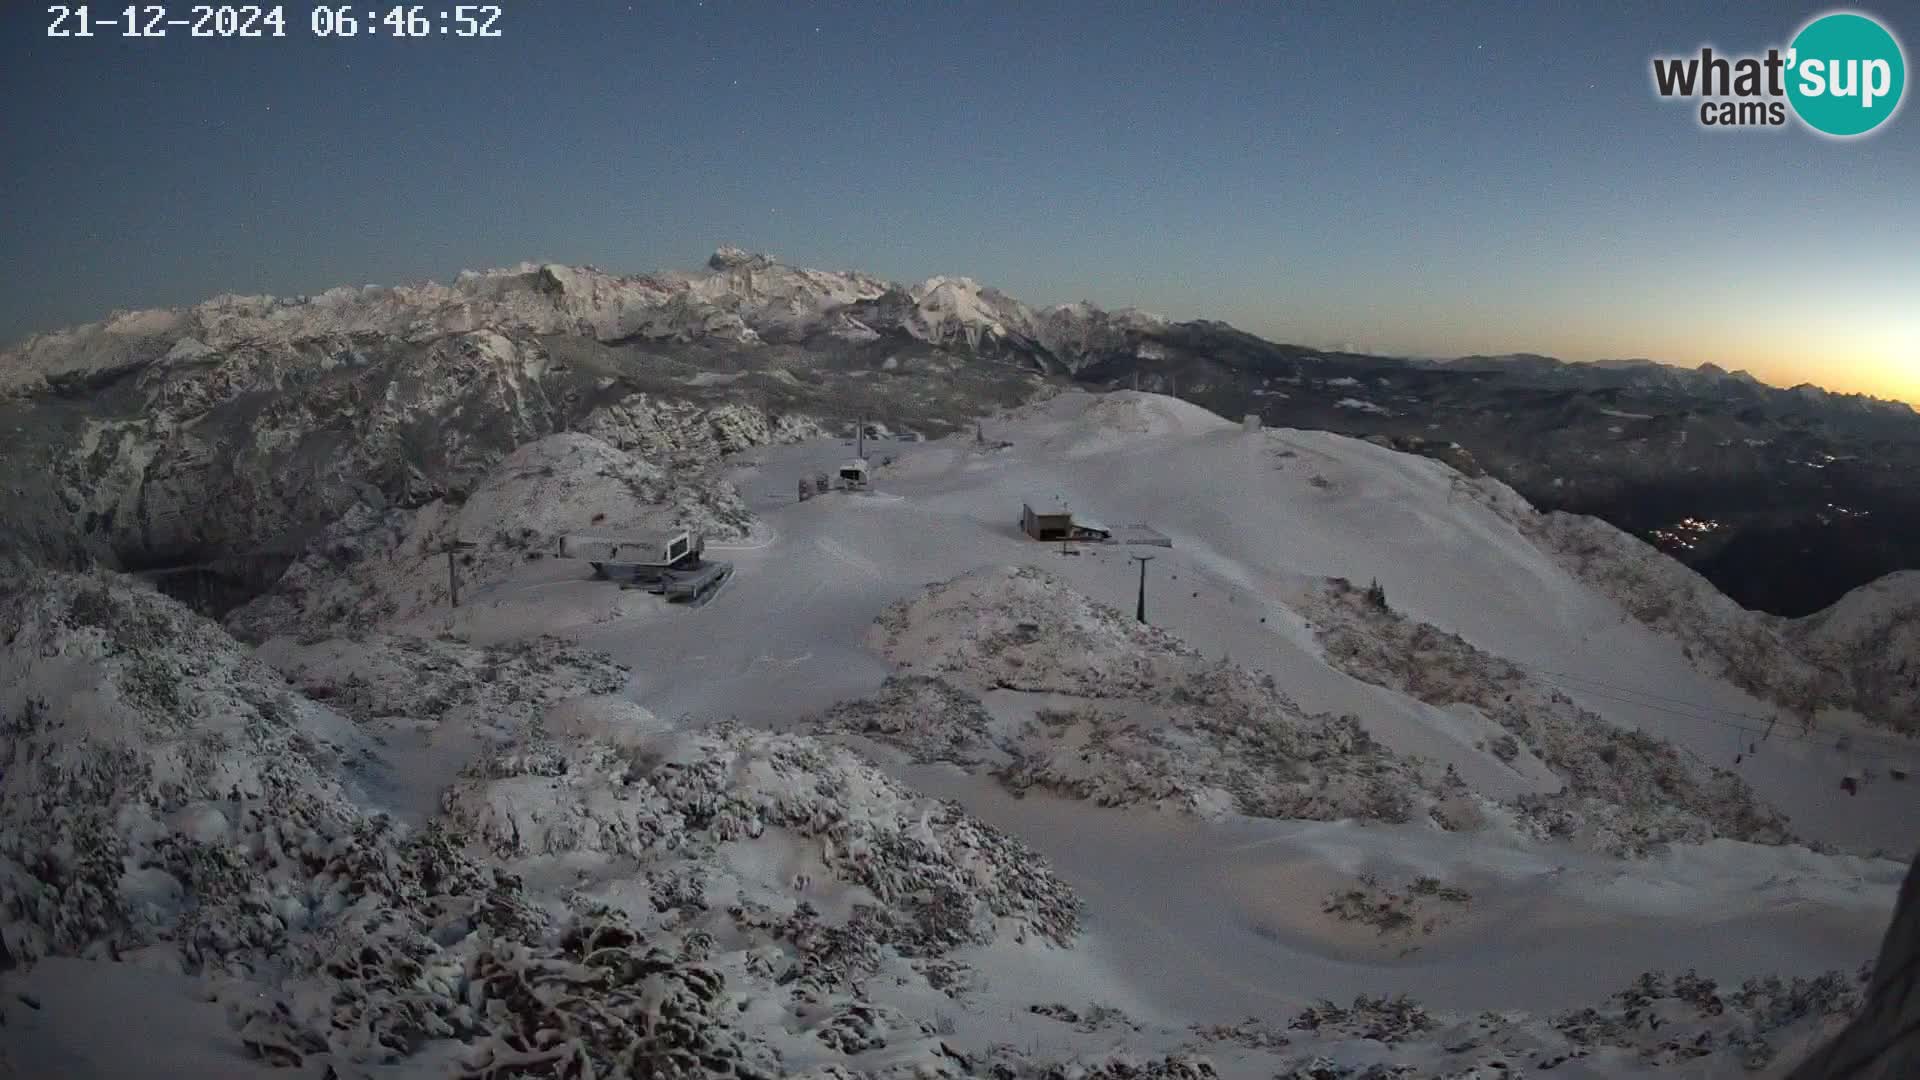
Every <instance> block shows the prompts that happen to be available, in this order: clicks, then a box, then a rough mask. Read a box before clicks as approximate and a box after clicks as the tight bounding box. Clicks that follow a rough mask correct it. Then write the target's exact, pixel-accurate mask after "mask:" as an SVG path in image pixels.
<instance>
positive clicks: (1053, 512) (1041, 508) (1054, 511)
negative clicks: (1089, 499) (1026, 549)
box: [1020, 497, 1113, 544]
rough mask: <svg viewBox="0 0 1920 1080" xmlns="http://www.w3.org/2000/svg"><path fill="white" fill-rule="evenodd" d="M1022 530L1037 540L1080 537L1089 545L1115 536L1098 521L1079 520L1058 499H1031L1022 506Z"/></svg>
mask: <svg viewBox="0 0 1920 1080" xmlns="http://www.w3.org/2000/svg"><path fill="white" fill-rule="evenodd" d="M1020 531H1021V532H1024V533H1026V534H1027V535H1028V536H1031V537H1033V538H1034V539H1035V540H1057V541H1062V542H1064V541H1067V540H1081V541H1085V542H1087V543H1090V544H1098V543H1104V542H1105V541H1108V540H1111V539H1113V530H1112V529H1109V528H1107V527H1106V526H1105V525H1102V524H1100V523H1099V522H1097V521H1084V520H1076V519H1075V518H1074V516H1073V512H1072V511H1071V510H1068V509H1067V508H1066V505H1065V504H1064V503H1062V502H1061V501H1060V500H1058V499H1050V498H1045V497H1040V498H1033V499H1028V500H1027V501H1026V502H1024V503H1022V504H1021V506H1020Z"/></svg>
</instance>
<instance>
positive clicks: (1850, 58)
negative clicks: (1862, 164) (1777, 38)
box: [1787, 11, 1907, 138]
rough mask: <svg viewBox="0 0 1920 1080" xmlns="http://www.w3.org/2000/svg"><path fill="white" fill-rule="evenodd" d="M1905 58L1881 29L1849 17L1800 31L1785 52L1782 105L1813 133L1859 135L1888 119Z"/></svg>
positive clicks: (1901, 89)
mask: <svg viewBox="0 0 1920 1080" xmlns="http://www.w3.org/2000/svg"><path fill="white" fill-rule="evenodd" d="M1906 89H1907V58H1906V55H1905V54H1904V53H1903V52H1901V50H1900V43H1899V42H1898V41H1896V40H1894V37H1893V35H1892V34H1891V33H1889V32H1888V31H1887V28H1886V27H1884V26H1881V25H1880V24H1879V23H1877V22H1875V21H1874V20H1872V19H1869V18H1868V17H1866V16H1865V15H1856V14H1854V13H1853V12H1850V11H1844V12H1836V13H1835V14H1832V15H1822V16H1821V17H1819V18H1817V19H1815V20H1813V21H1812V22H1810V23H1808V24H1807V25H1806V26H1805V27H1803V28H1802V29H1801V31H1800V33H1799V34H1798V35H1797V36H1795V37H1794V39H1793V44H1792V45H1791V46H1790V47H1789V48H1788V51H1787V99H1788V100H1789V101H1791V102H1792V103H1793V111H1794V112H1796V113H1798V114H1799V116H1800V119H1801V120H1803V121H1805V122H1806V124H1807V126H1808V127H1811V128H1813V129H1814V130H1815V131H1819V132H1823V133H1825V134H1828V135H1836V136H1840V137H1842V138H1845V137H1847V136H1850V135H1865V134H1866V133H1867V132H1869V131H1872V130H1873V129H1874V128H1877V127H1879V126H1880V125H1881V124H1884V123H1886V122H1887V120H1888V119H1889V118H1890V117H1892V116H1893V114H1894V113H1895V112H1896V111H1897V110H1898V109H1899V108H1900V98H1901V96H1902V95H1903V94H1904V93H1905V91H1906Z"/></svg>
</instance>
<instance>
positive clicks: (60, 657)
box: [0, 567, 368, 961]
mask: <svg viewBox="0 0 1920 1080" xmlns="http://www.w3.org/2000/svg"><path fill="white" fill-rule="evenodd" d="M10 577H12V578H13V580H12V581H11V582H10V584H11V585H12V586H13V587H11V588H9V589H8V590H7V591H6V592H5V593H4V594H0V625H4V626H6V627H7V628H8V632H7V637H6V643H5V647H4V649H3V650H0V735H4V740H0V754H4V757H0V913H4V914H0V920H3V921H0V943H3V944H4V952H5V953H6V954H7V955H9V956H11V957H13V958H14V959H15V960H16V961H22V960H31V959H34V958H37V957H41V956H46V955H50V954H63V955H106V954H109V953H114V954H117V953H121V952H126V951H130V950H134V949H139V948H143V947H146V946H149V945H153V944H155V943H158V942H161V941H167V940H172V941H176V942H178V944H179V946H180V948H181V950H182V951H183V953H184V954H187V955H191V954H193V953H195V952H197V951H200V950H203V949H209V948H210V949H214V950H218V948H219V947H220V946H221V945H223V944H225V943H227V942H230V941H231V940H233V939H234V938H236V937H238V938H246V937H250V936H252V935H253V934H254V933H256V928H257V927H261V926H264V925H265V924H268V923H275V924H277V923H279V922H280V921H281V916H282V915H285V914H288V913H287V912H285V911H284V910H283V911H282V912H281V913H279V914H276V913H275V911H274V909H275V907H276V906H277V905H276V903H274V902H273V898H272V897H262V898H261V900H262V901H263V903H265V907H264V908H263V909H262V910H261V911H259V912H256V913H252V914H246V915H242V914H241V913H239V912H238V911H234V910H231V909H229V910H225V911H222V910H220V909H218V908H217V907H215V906H213V905H211V904H209V903H208V902H207V901H208V898H207V897H206V896H205V890H206V889H207V888H208V887H216V886H228V885H231V884H233V883H236V882H244V881H247V880H248V879H250V878H252V879H254V880H257V878H256V877H255V872H254V871H253V870H252V869H251V868H249V867H247V866H246V865H245V863H244V861H243V862H242V863H240V864H239V865H234V864H232V863H231V862H230V860H231V856H230V855H229V854H228V852H230V851H232V850H233V849H232V847H231V845H234V844H241V845H244V844H246V843H248V842H251V841H257V840H258V839H259V838H260V837H261V836H262V835H263V833H265V832H271V831H273V830H274V829H276V828H278V827H279V826H278V825H274V824H269V823H268V822H269V821H274V822H285V823H286V827H288V828H297V827H304V828H317V829H323V830H326V829H331V830H334V831H335V832H339V831H342V830H345V829H346V828H347V827H348V826H349V825H350V823H351V820H352V813H351V811H350V809H349V803H348V798H347V793H346V791H345V789H344V788H343V787H342V784H341V783H340V780H339V778H338V775H337V772H338V769H339V768H340V766H341V763H342V761H343V759H350V758H356V757H358V756H359V755H361V754H363V753H365V752H366V751H367V749H368V747H367V742H366V740H365V738H364V737H363V736H362V735H361V734H360V733H359V732H358V731H356V730H355V729H354V727H353V726H352V725H351V724H350V723H349V722H348V721H346V720H345V719H344V718H342V717H340V716H338V715H337V714H335V713H333V712H331V711H329V710H327V709H325V708H322V707H320V706H318V705H316V704H314V703H313V702H311V701H308V700H307V699H305V698H303V697H301V696H300V695H298V694H296V693H293V692H292V691H291V690H290V689H289V688H288V687H287V686H286V684H285V683H284V682H283V681H281V680H280V678H279V676H278V675H276V674H275V673H274V672H273V671H272V670H271V669H269V668H268V667H267V666H266V665H264V664H262V663H260V662H259V661H258V660H255V659H254V658H253V657H251V656H249V655H248V654H247V653H246V652H245V651H244V650H242V649H241V648H239V647H238V646H237V645H235V644H234V642H233V641H232V639H230V638H228V637H226V635H225V634H223V633H221V632H220V630H219V628H218V627H217V626H215V625H214V624H212V623H209V622H207V621H206V620H204V619H201V618H200V617H198V616H196V615H193V614H192V613H191V612H189V611H187V610H186V609H185V608H183V607H181V606H180V605H178V604H176V603H174V602H173V601H171V600H168V599H166V598H165V597H162V596H159V595H157V594H155V593H151V592H147V591H144V590H141V589H137V588H133V587H130V586H128V585H126V584H124V583H122V582H121V581H119V580H115V579H110V578H90V577H82V576H77V575H70V574H56V573H44V572H40V571H34V570H27V569H24V568H18V567H16V568H14V569H12V570H11V571H10ZM262 815H266V818H267V820H266V821H263V820H262ZM296 822H297V823H300V824H299V825H295V824H294V823H296ZM236 875H237V877H236ZM228 919H234V920H236V922H234V923H228V922H226V920H228Z"/></svg>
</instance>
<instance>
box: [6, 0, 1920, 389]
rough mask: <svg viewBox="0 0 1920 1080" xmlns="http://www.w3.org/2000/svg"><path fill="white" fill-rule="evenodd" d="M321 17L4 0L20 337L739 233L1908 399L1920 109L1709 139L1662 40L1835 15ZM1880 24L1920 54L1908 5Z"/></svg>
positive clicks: (1389, 347) (1034, 293) (1368, 337)
mask: <svg viewBox="0 0 1920 1080" xmlns="http://www.w3.org/2000/svg"><path fill="white" fill-rule="evenodd" d="M121 6H124V5H115V4H113V3H108V4H102V5H95V6H94V8H93V12H92V13H93V15H94V17H95V18H103V17H107V18H117V17H118V16H119V7H121ZM268 6H269V7H270V6H272V5H268ZM315 6H318V4H317V3H316V2H315V0H304V2H302V3H297V4H288V5H284V9H285V12H286V14H287V20H288V27H287V37H286V38H284V39H279V40H247V41H237V40H230V41H221V40H206V39H201V40H195V39H192V38H189V37H186V36H183V35H184V33H185V31H184V30H181V29H176V30H173V31H172V32H171V33H170V35H169V36H168V37H166V38H164V39H159V40H129V39H126V38H123V37H119V36H116V34H117V33H118V31H117V30H111V31H110V30H100V31H97V35H98V36H96V37H94V38H92V39H77V38H67V39H53V38H49V37H48V36H47V27H48V24H49V23H50V21H51V19H50V17H49V15H48V12H47V11H46V9H45V7H44V6H43V5H40V4H28V3H6V4H0V100H4V102H5V103H6V104H5V111H4V116H3V117H0V275H4V279H5V280H6V281H7V282H9V283H10V284H9V286H8V287H5V288H0V343H12V342H14V341H16V340H17V339H19V338H21V337H24V336H25V335H27V334H29V333H33V332H37V331H41V330H47V329H53V328H56V327H59V326H63V325H68V324H72V323H77V322H84V321H90V320H93V319H97V318H99V317H101V316H103V315H104V314H106V313H107V312H108V311H110V310H112V309H116V308H139V307H150V306H161V305H177V304H186V303H193V302H196V301H198V300H201V299H205V298H207V297H209V296H212V295H216V294H219V293H222V292H239V293H275V294H282V295H289V294H301V293H313V292H319V291H321V290H323V289H326V288H328V287H331V286H334V285H341V284H362V283H370V282H372V283H387V284H391V283H398V282H404V281H418V280H425V279H429V278H431V279H436V280H441V281H445V280H449V279H451V278H452V277H453V276H454V275H455V274H457V273H458V272H459V271H460V270H462V269H465V268H475V269H478V268H485V267H492V266H505V265H513V264H517V263H519V262H522V261H524V260H529V259H532V260H542V261H545V260H551V261H559V262H568V263H591V264H594V265H597V266H600V267H603V268H606V269H610V270H621V271H642V270H656V269H672V268H691V267H693V266H697V265H698V264H700V263H701V262H703V261H704V260H705V258H706V256H707V255H708V254H709V253H710V252H711V251H712V250H713V249H714V248H715V247H717V246H720V245H722V244H734V245H738V246H741V247H745V248H748V249H750V250H755V251H764V252H770V253H773V254H775V255H776V256H778V257H779V258H781V259H782V260H783V261H786V262H789V263H794V264H798V265H808V266H820V267H825V268H829V269H861V270H866V271H868V272H871V273H875V274H880V275H883V276H886V277H889V278H892V279H894V280H899V281H917V280H920V279H923V278H925V277H928V276H931V275H934V274H940V273H947V274H964V275H968V276H971V277H973V278H976V279H978V280H980V281H982V282H985V283H989V284H992V285H995V286H997V287H999V288H1001V289H1003V290H1004V291H1006V292H1008V293H1010V294H1012V295H1014V296H1017V297H1019V298H1021V299H1022V300H1025V301H1027V302H1028V303H1030V304H1034V305H1043V304H1049V303H1056V302H1065V301H1071V300H1080V299H1085V300H1091V301H1093V302H1095V303H1098V304H1101V305H1104V306H1109V307H1120V306H1129V305H1130V306H1137V307H1142V308H1146V309H1148V310H1150V311H1155V312H1158V313H1160V314H1163V315H1166V316H1169V317H1172V318H1177V319H1186V318H1211V319H1224V320H1226V321H1228V322H1231V323H1233V324H1235V325H1237V326H1240V327H1242V328H1244V329H1247V330H1250V331H1252V332H1254V333H1258V334H1260V335H1262V336H1265V337H1269V338H1272V339H1275V340H1280V341H1287V342H1295V343H1301V344H1307V345H1313V346H1320V347H1328V346H1341V345H1346V346H1352V347H1357V348H1361V349H1366V350H1370V351H1377V352H1387V353H1397V354H1408V355H1425V356H1442V355H1459V354H1465V353H1500V352H1517V351H1527V352H1539V353H1547V354H1550V355H1556V356H1560V357H1563V358H1565V359H1571V360H1589V359H1600V358H1608V357H1639V356H1644V357H1651V358H1654V359H1658V360H1663V361H1668V362H1672V363H1680V364H1688V365H1692V364H1699V363H1703V362H1707V361H1712V362H1714V363H1718V364H1720V365H1721V366H1723V367H1727V368H1731V369H1737V368H1745V369H1748V370H1750V371H1752V372H1753V373H1754V374H1756V375H1757V376H1759V377H1761V378H1763V379H1766V380H1767V381H1770V382H1775V383H1779V384H1783V385H1790V384H1793V383H1798V382H1803V381H1804V382H1813V383H1816V384H1819V385H1822V386H1826V387H1829V388H1831V389H1836V390H1846V391H1864V392H1869V393H1874V394H1877V395H1879V396H1885V397H1898V398H1904V399H1907V400H1916V401H1920V197H1916V192H1920V110H1916V109H1914V108H1911V107H1909V108H1905V109H1904V110H1903V111H1902V112H1901V114H1899V115H1897V116H1896V117H1894V119H1893V120H1892V121H1890V122H1889V123H1888V124H1887V125H1883V127H1882V129H1881V130H1880V131H1878V132H1876V133H1875V134H1873V135H1870V136H1868V137H1866V138H1863V139H1855V140H1851V141H1845V142H1842V141H1836V140H1830V139H1826V138H1822V137H1820V136H1817V135H1815V134H1813V133H1811V132H1809V131H1807V130H1805V129H1804V128H1800V127H1798V126H1797V125H1791V126H1789V127H1787V128H1784V129H1780V128H1774V129H1759V130H1735V131H1727V130H1718V131H1715V130H1709V129H1705V128H1702V127H1701V126H1700V124H1699V123H1698V120H1697V119H1696V109H1695V107H1694V106H1693V105H1690V104H1688V103H1686V102H1679V101H1665V100H1661V99H1659V98H1658V97H1656V96H1655V94H1654V91H1653V88H1652V80H1651V76H1650V58H1651V57H1653V56H1654V55H1660V54H1665V55H1672V54H1684V53H1689V52H1696V51H1697V50H1698V48H1699V47H1700V46H1701V45H1702V44H1711V45H1713V46H1714V47H1715V48H1716V49H1717V50H1721V51H1725V52H1732V53H1747V52H1760V51H1764V50H1765V49H1766V48H1768V47H1769V46H1776V45H1778V46H1784V45H1785V44H1786V43H1787V41H1788V40H1790V39H1791V37H1792V35H1793V33H1794V31H1795V30H1796V29H1798V27H1799V26H1801V25H1802V24H1803V23H1805V22H1806V21H1807V20H1808V19H1809V18H1810V17H1812V16H1813V15H1816V14H1819V13H1821V12H1823V11H1825V10H1828V9H1827V8H1825V7H1822V6H1818V5H1805V4H1782V3H1766V2H1753V3H1749V2H1739V3H1731V2H1729V3H1696V4H1688V3H1668V2H1653V0H1647V2H1631V0H1628V2H1619V3H1609V4H1573V3H1567V4H1558V3H1554V4H1545V3H1530V2H1496V0H1489V2H1473V3H1465V2H1462V3H1445V2H1433V3H1417V4H1416V3H1402V2H1378V3H1376V2H1366V0H1345V2H1328V3H1315V2H1306V3H1289V4H1281V3H1259V2H1249V3H1232V4H1212V3H1201V2H1198V0H1194V2H1179V3H1167V4H1152V3H1146V2H1131V3H1111V4H1097V3H1074V2H1066V0H1058V2H1050V0H1031V2H1025V3H997V4H989V3H976V2H965V0H955V2H941V3H934V2H932V0H889V2H879V0H874V2H852V0H848V2H838V3H824V2H807V0H783V2H778V3H729V2H722V0H705V2H701V0H654V2H651V3H632V4H628V3H624V2H600V0H579V2H568V3H554V2H550V0H542V2H537V3H536V2H531V0H517V2H516V0H504V2H503V3H501V4H500V5H499V6H500V8H501V9H502V11H501V15H500V17H499V19H498V22H497V24H496V25H497V27H498V29H499V31H500V36H499V37H498V38H495V39H490V40H465V39H457V38H453V37H441V36H438V35H436V36H433V37H431V38H429V39H426V40H406V41H396V40H392V39H390V38H384V37H382V38H373V37H367V36H362V37H360V38H356V39H352V40H343V39H321V38H318V37H316V36H315V35H314V34H313V32H312V30H311V27H310V22H309V18H308V16H309V13H310V12H311V10H312V9H313V8H314V7H315ZM174 7H175V9H176V10H175V11H173V12H171V13H170V14H172V15H174V16H175V17H184V16H185V15H186V14H187V12H188V9H189V8H190V7H191V5H188V4H176V5H174ZM389 7H391V5H390V4H384V3H380V2H378V0H376V2H374V3H367V2H366V0H362V3H361V4H356V5H351V10H354V11H356V12H358V13H359V17H360V18H361V19H362V20H363V21H364V20H365V11H366V10H368V9H379V10H385V9H386V8H389ZM452 7H453V5H451V4H427V5H421V9H422V11H423V12H424V13H426V14H427V15H428V17H429V19H433V18H434V17H435V16H437V15H438V13H439V12H442V11H446V12H449V13H451V10H452ZM1857 10H1864V11H1868V12H1869V13H1873V14H1876V15H1879V16H1881V18H1882V21H1883V23H1885V24H1886V25H1888V26H1889V27H1890V28H1891V29H1892V30H1893V32H1894V33H1895V34H1896V35H1899V36H1901V38H1902V40H1903V41H1904V42H1906V43H1907V51H1908V53H1909V55H1910V56H1911V55H1914V54H1916V53H1920V48H1916V46H1915V44H1914V42H1920V12H1916V11H1914V10H1912V9H1910V8H1905V7H1902V6H1899V5H1894V4H1886V5H1884V7H1883V8H1880V9H1875V8H1872V7H1867V8H1861V9H1857ZM1914 93H1920V91H1911V92H1909V94H1908V96H1909V97H1911V96H1913V94H1914Z"/></svg>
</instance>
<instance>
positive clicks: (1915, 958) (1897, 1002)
mask: <svg viewBox="0 0 1920 1080" xmlns="http://www.w3.org/2000/svg"><path fill="white" fill-rule="evenodd" d="M1788 1075H1789V1077H1790V1080H1898V1078H1903V1077H1911V1076H1920V858H1915V859H1914V862H1913V868H1912V869H1911V870H1909V871H1908V872H1907V881H1906V884H1905V885H1903V886H1901V888H1900V903H1899V905H1898V906H1897V907H1895V908H1894V910H1893V922H1892V923H1891V924H1890V925H1889V926H1888V927H1887V936H1886V940H1885V941H1884V942H1882V943H1881V946H1880V956H1879V959H1878V960H1877V961H1876V962H1875V964H1874V975H1873V982H1872V984H1870V985H1869V987H1868V989H1867V1003H1866V1006H1865V1007H1864V1008H1863V1009H1862V1010H1861V1012H1860V1015H1859V1016H1857V1017H1855V1018H1854V1021H1853V1023H1851V1024H1849V1025H1848V1026H1847V1028H1846V1030H1844V1031H1842V1032H1841V1033H1840V1034H1839V1035H1838V1036H1836V1037H1835V1038H1834V1039H1833V1041H1832V1042H1829V1043H1828V1044H1826V1045H1825V1046H1823V1047H1821V1048H1820V1049H1819V1050H1817V1051H1815V1052H1814V1053H1813V1054H1812V1055H1811V1056H1809V1057H1808V1058H1807V1059H1806V1060H1805V1061H1803V1062H1801V1063H1800V1065H1799V1067H1798V1068H1796V1069H1794V1070H1793V1072H1792V1073H1790V1074H1788Z"/></svg>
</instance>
